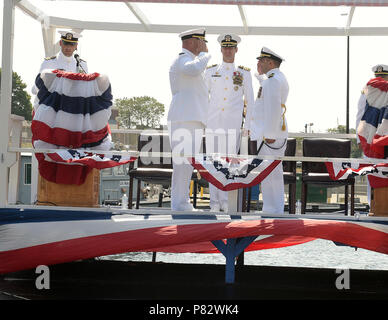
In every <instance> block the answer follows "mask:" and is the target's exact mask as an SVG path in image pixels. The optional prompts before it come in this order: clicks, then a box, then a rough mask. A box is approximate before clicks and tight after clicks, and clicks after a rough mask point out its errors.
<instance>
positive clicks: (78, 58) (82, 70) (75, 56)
mask: <svg viewBox="0 0 388 320" xmlns="http://www.w3.org/2000/svg"><path fill="white" fill-rule="evenodd" d="M74 59H75V60H76V61H77V68H79V69H81V71H80V72H81V73H86V72H85V70H84V68H83V67H82V65H81V61H80V57H79V54H78V53H76V54H75V55H74Z"/></svg>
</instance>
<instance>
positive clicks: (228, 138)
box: [205, 33, 254, 211]
mask: <svg viewBox="0 0 388 320" xmlns="http://www.w3.org/2000/svg"><path fill="white" fill-rule="evenodd" d="M217 40H218V42H219V43H220V45H221V53H222V60H223V61H222V63H221V64H215V65H212V66H210V67H208V68H207V70H206V73H205V78H206V81H207V84H208V88H209V94H210V108H209V112H208V115H207V127H206V152H208V153H221V154H232V155H233V154H237V153H238V150H239V148H240V131H241V126H242V117H243V111H244V98H245V101H246V103H247V106H248V108H252V106H253V104H254V97H253V89H252V77H251V73H250V69H249V68H246V67H243V66H236V65H235V55H236V53H237V51H238V47H237V45H238V44H239V43H240V42H241V38H240V37H239V36H237V35H235V34H230V33H227V34H221V35H220V36H219V37H218V39H217ZM228 147H229V148H230V149H228ZM209 189H210V208H211V210H212V211H219V210H220V209H221V210H223V211H228V193H227V192H226V191H222V190H219V189H218V188H216V187H215V186H213V185H212V184H210V185H209Z"/></svg>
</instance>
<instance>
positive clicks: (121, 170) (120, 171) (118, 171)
mask: <svg viewBox="0 0 388 320" xmlns="http://www.w3.org/2000/svg"><path fill="white" fill-rule="evenodd" d="M113 172H114V175H115V176H125V174H126V172H127V166H126V165H121V166H117V167H114V168H113Z"/></svg>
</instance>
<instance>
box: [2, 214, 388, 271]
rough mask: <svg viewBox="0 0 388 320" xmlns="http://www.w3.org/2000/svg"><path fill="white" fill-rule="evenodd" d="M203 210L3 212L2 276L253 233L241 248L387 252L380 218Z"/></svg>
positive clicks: (190, 248) (185, 248)
mask: <svg viewBox="0 0 388 320" xmlns="http://www.w3.org/2000/svg"><path fill="white" fill-rule="evenodd" d="M242 215H243V213H239V215H234V216H233V215H226V214H220V215H213V214H207V213H206V212H201V213H190V214H187V213H185V214H182V213H179V212H169V211H167V212H162V213H161V212H159V214H158V213H156V212H152V211H150V212H149V213H147V212H143V213H139V212H138V210H134V211H121V210H115V211H114V210H110V209H105V211H102V210H95V211H92V210H86V209H85V210H79V209H78V210H77V209H74V210H69V209H67V210H66V209H62V210H61V209H58V208H47V209H28V208H26V209H24V210H23V211H21V210H20V209H16V208H2V209H0V274H2V273H8V272H13V271H18V270H25V269H31V268H35V267H36V266H38V265H52V264H57V263H64V262H70V261H74V260H79V259H87V258H92V257H97V256H103V255H110V254H118V253H124V252H138V251H152V252H195V253H205V252H206V253H215V252H218V251H217V250H216V249H215V247H214V246H213V245H212V243H211V241H213V240H222V239H231V238H240V237H251V236H258V238H256V240H255V241H254V242H253V243H252V244H250V245H249V247H248V248H247V249H246V250H260V249H271V248H280V247H287V246H292V245H298V244H302V243H305V242H308V241H311V240H314V239H316V238H320V239H326V240H332V241H335V242H340V243H343V244H346V245H349V246H354V247H358V248H364V249H367V250H373V251H376V252H380V253H385V254H388V220H387V219H384V218H373V217H361V218H359V220H357V219H356V218H354V217H347V218H346V217H334V216H318V217H314V218H312V217H311V216H310V217H308V216H306V217H303V218H302V217H300V216H295V215H284V214H283V215H277V216H276V215H264V214H263V215H261V216H260V215H249V216H248V215H247V216H242Z"/></svg>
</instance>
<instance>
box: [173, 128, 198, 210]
mask: <svg viewBox="0 0 388 320" xmlns="http://www.w3.org/2000/svg"><path fill="white" fill-rule="evenodd" d="M204 128H205V127H204V125H203V124H202V122H200V121H176V122H169V123H168V132H169V137H170V145H171V152H172V153H173V156H172V166H173V173H172V181H171V210H178V211H179V210H186V211H191V210H193V206H192V205H191V203H190V181H191V176H192V173H193V166H192V165H191V164H190V163H189V161H188V160H187V158H184V157H180V156H179V155H181V156H183V155H185V154H186V155H191V154H197V153H199V152H200V148H201V143H202V137H203V134H204ZM174 153H177V154H179V155H178V156H177V155H174Z"/></svg>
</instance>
